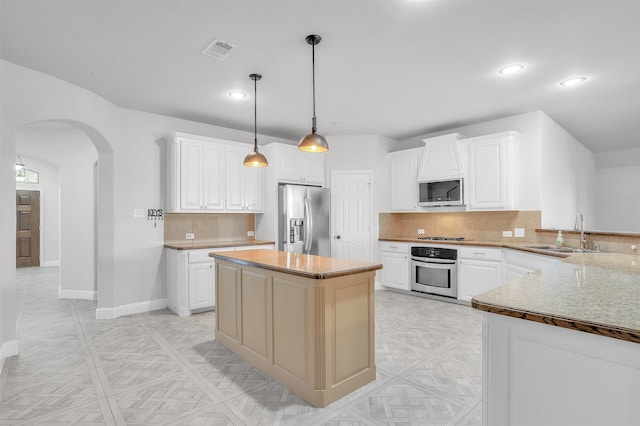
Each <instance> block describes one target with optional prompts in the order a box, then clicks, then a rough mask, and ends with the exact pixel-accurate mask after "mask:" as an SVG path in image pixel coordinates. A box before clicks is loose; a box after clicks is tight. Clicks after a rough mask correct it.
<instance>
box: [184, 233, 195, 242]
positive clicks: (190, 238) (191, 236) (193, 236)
mask: <svg viewBox="0 0 640 426" xmlns="http://www.w3.org/2000/svg"><path fill="white" fill-rule="evenodd" d="M195 237H196V234H194V233H193V232H187V235H185V238H186V239H187V240H193V239H194V238H195Z"/></svg>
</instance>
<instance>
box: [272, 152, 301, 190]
mask: <svg viewBox="0 0 640 426" xmlns="http://www.w3.org/2000/svg"><path fill="white" fill-rule="evenodd" d="M277 162H278V180H284V181H294V182H299V181H300V180H301V176H300V169H301V167H302V164H301V162H300V159H299V158H298V153H297V152H296V151H294V150H288V149H287V150H286V151H285V150H282V151H278V160H277Z"/></svg>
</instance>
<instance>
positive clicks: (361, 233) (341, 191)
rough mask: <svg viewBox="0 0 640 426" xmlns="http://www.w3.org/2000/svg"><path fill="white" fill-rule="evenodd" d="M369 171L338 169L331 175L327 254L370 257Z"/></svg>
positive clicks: (339, 256) (353, 258) (370, 179)
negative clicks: (330, 240) (330, 232)
mask: <svg viewBox="0 0 640 426" xmlns="http://www.w3.org/2000/svg"><path fill="white" fill-rule="evenodd" d="M372 180H373V175H372V172H370V171H348V170H345V171H338V172H333V173H332V174H331V219H332V220H331V222H332V224H331V227H332V230H333V239H332V244H331V256H332V257H338V258H342V259H352V260H362V261H370V260H371V259H370V258H371V253H370V251H371V243H370V241H371V182H372Z"/></svg>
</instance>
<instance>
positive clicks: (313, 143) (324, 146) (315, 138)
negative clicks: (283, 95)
mask: <svg viewBox="0 0 640 426" xmlns="http://www.w3.org/2000/svg"><path fill="white" fill-rule="evenodd" d="M305 40H306V41H307V44H310V45H311V64H312V67H313V119H312V120H311V133H310V134H308V135H306V136H305V137H303V138H302V139H300V142H298V149H299V150H301V151H306V152H326V151H329V144H328V143H327V140H326V139H325V138H323V137H322V136H320V135H318V134H316V49H315V47H316V45H317V44H319V43H320V40H322V38H321V37H320V36H319V35H313V34H312V35H308V36H307V37H306V38H305Z"/></svg>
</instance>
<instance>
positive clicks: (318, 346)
mask: <svg viewBox="0 0 640 426" xmlns="http://www.w3.org/2000/svg"><path fill="white" fill-rule="evenodd" d="M251 252H254V253H255V252H264V253H268V252H270V253H274V256H282V255H280V254H278V253H282V252H274V251H271V250H248V251H240V252H232V253H230V254H227V253H215V254H213V253H212V254H211V256H213V257H216V301H217V307H216V340H217V341H219V342H220V343H222V344H223V345H225V346H226V347H227V348H229V349H230V350H232V351H233V352H235V353H236V354H238V355H239V356H241V357H242V358H244V359H245V360H246V361H248V362H250V363H251V364H253V365H254V366H256V367H258V368H259V369H260V370H262V371H263V372H265V373H266V374H268V375H269V376H271V377H273V378H274V379H275V380H276V381H278V382H279V383H281V384H282V385H284V386H285V387H287V388H289V389H290V390H292V391H293V392H295V393H296V394H298V395H299V396H301V397H302V398H304V399H305V400H306V401H308V402H309V403H310V404H312V405H314V406H315V407H325V406H327V405H329V404H331V403H332V402H334V401H336V400H338V399H340V398H342V397H343V396H345V395H347V394H348V393H350V392H353V391H354V390H356V389H358V388H360V387H362V386H363V385H365V384H367V383H369V382H371V381H373V380H375V378H376V367H375V352H374V344H375V324H374V279H375V269H379V265H371V264H368V265H369V266H375V267H374V268H369V270H363V269H366V268H357V269H356V270H355V271H353V272H351V273H349V274H342V275H338V276H335V274H333V275H332V274H316V275H315V276H313V275H312V277H309V276H308V275H309V274H306V275H307V276H303V275H305V274H303V273H301V271H300V270H291V271H286V272H280V271H277V270H272V269H278V268H274V267H272V266H269V268H270V269H267V268H265V267H264V265H259V264H256V263H255V262H253V261H251V262H248V261H246V258H247V256H249V258H251V256H250V255H247V254H248V253H251ZM264 253H262V254H263V255H264ZM291 255H292V254H291V253H289V254H288V258H289V259H288V261H289V262H290V261H291V260H292V259H291ZM243 256H244V260H243V259H238V258H243ZM267 256H271V254H269V255H267ZM294 256H296V255H294ZM297 256H300V259H297V260H298V261H299V260H301V259H302V257H303V256H306V257H307V258H309V259H310V258H315V259H316V260H317V259H330V258H320V257H317V256H307V255H297ZM309 259H307V260H309ZM298 263H299V262H298ZM358 263H359V264H361V265H365V264H364V263H363V262H358ZM343 272H344V271H343Z"/></svg>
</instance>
